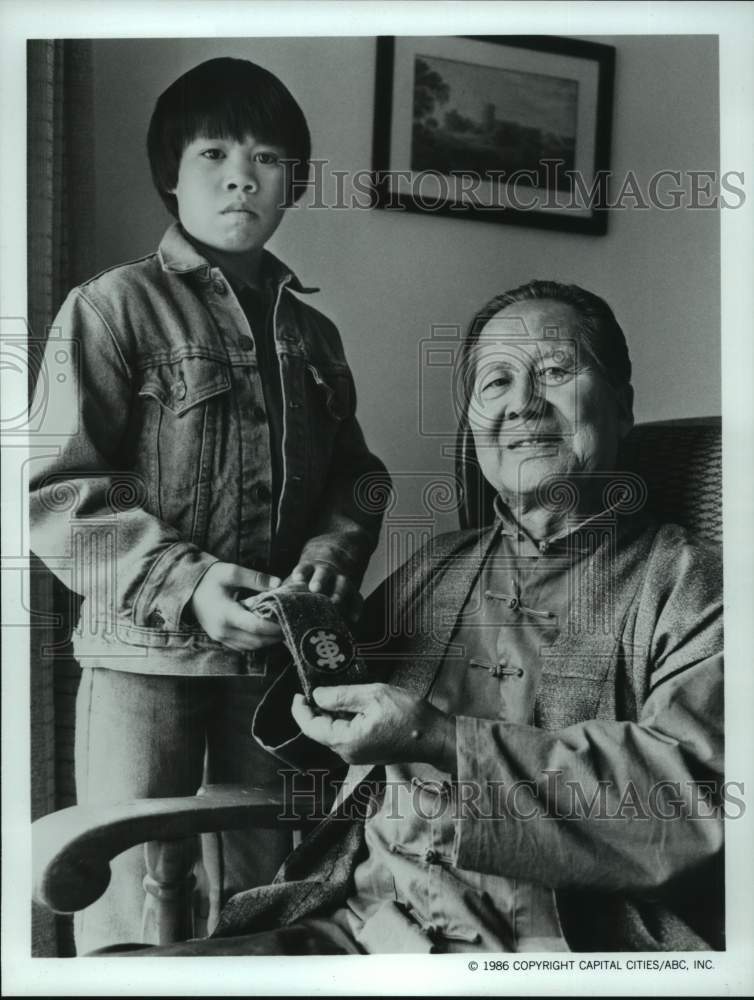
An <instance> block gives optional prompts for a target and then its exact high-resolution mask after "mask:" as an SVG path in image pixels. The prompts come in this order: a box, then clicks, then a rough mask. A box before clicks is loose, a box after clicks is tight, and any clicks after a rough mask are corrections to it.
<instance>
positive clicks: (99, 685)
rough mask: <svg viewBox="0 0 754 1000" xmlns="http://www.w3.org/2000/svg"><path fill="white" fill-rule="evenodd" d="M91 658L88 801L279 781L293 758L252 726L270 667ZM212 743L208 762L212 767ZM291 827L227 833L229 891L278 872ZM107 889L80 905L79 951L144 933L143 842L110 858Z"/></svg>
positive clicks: (84, 703)
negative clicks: (120, 664)
mask: <svg viewBox="0 0 754 1000" xmlns="http://www.w3.org/2000/svg"><path fill="white" fill-rule="evenodd" d="M91 663H92V661H89V665H87V666H85V667H84V668H83V671H82V677H81V685H80V687H79V694H78V699H77V703H76V788H77V798H78V802H79V803H80V804H84V803H94V802H116V801H122V800H125V799H133V798H156V797H162V796H177V795H194V794H195V793H196V791H197V789H198V788H199V786H200V785H201V784H202V781H203V780H204V781H207V782H212V783H239V784H254V785H258V784H273V783H274V782H276V781H281V780H282V779H281V778H280V777H279V775H278V768H284V767H285V765H283V764H281V763H280V761H278V760H276V759H275V758H274V757H272V756H270V755H269V754H267V753H265V752H264V751H263V750H262V749H261V748H260V747H258V746H257V744H256V743H255V742H254V740H253V739H252V737H251V735H250V731H251V718H252V715H253V712H254V709H255V707H256V705H257V702H258V701H259V699H260V698H261V696H262V694H263V692H264V690H265V689H266V688H267V687H268V686H269V684H270V682H271V678H266V677H177V676H166V675H158V674H137V673H132V672H130V671H128V672H126V671H119V670H113V669H110V668H104V667H101V666H96V665H91ZM205 748H206V772H205ZM290 840H291V835H290V832H289V831H285V830H240V831H231V832H229V833H224V834H223V835H222V838H221V843H222V848H221V853H222V857H221V859H220V861H221V868H220V870H221V871H222V872H223V887H222V888H223V892H222V898H223V900H224V899H226V898H227V897H228V896H229V895H232V894H233V893H234V892H237V891H239V890H241V889H246V888H249V887H250V886H254V885H262V884H266V883H268V882H270V881H272V879H273V877H274V875H275V873H276V871H277V870H278V868H279V867H280V865H281V863H282V861H283V859H284V858H285V856H286V855H287V854H288V852H289V851H290V846H291V845H290ZM111 869H112V880H111V882H110V885H109V886H108V889H107V891H106V892H105V894H104V895H103V896H102V897H101V898H100V899H99V900H98V901H97V902H96V903H95V904H94V905H92V906H90V907H89V908H88V909H86V910H84V911H83V912H81V913H79V914H77V915H76V920H75V923H74V927H75V934H76V949H77V952H78V954H79V955H83V954H86V953H87V952H89V951H92V950H93V949H95V948H101V947H105V946H107V945H112V944H117V943H119V942H123V941H139V940H141V923H142V912H143V906H144V898H145V894H144V888H143V885H142V881H143V878H144V875H145V874H146V866H145V862H144V849H143V847H142V846H139V847H136V848H133V849H131V850H128V851H125V852H124V853H123V854H121V855H119V856H118V857H117V858H115V859H114V861H113V862H112V863H111Z"/></svg>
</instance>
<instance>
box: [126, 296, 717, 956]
mask: <svg viewBox="0 0 754 1000" xmlns="http://www.w3.org/2000/svg"><path fill="white" fill-rule="evenodd" d="M460 374H461V382H460V384H461V385H462V386H463V391H464V393H465V404H464V405H465V413H466V419H468V421H469V424H470V426H471V428H472V431H473V436H474V443H475V447H476V453H477V457H478V461H479V465H480V467H481V470H482V472H483V474H484V477H485V478H486V479H487V481H488V482H489V483H490V484H491V485H492V486H493V487H494V489H495V491H496V492H497V498H496V514H497V518H496V522H495V524H494V525H493V527H491V528H489V529H485V530H483V531H468V532H459V533H454V534H452V535H446V536H442V537H440V538H437V539H436V540H435V541H434V542H432V543H431V544H430V545H429V546H428V548H427V549H425V550H424V551H422V552H420V553H418V554H417V556H416V557H415V558H414V559H413V560H412V561H411V563H410V564H408V565H407V566H404V567H403V568H402V569H401V570H399V571H398V572H397V573H396V574H394V576H393V577H392V578H390V579H388V581H386V583H385V584H383V586H382V588H381V589H380V590H379V591H378V592H377V593H376V594H375V595H374V597H373V598H372V599H371V600H370V602H369V606H368V614H367V621H368V622H369V626H368V628H369V632H368V642H367V644H365V645H363V646H362V647H361V651H362V655H363V657H364V658H365V659H366V660H367V661H368V662H371V663H372V664H373V665H374V666H375V669H378V668H380V669H382V671H383V673H382V675H381V677H382V679H381V682H379V683H369V684H364V685H340V686H333V687H319V688H317V689H315V691H314V696H313V697H314V702H315V705H312V704H310V703H308V702H307V701H305V700H304V698H303V697H302V696H301V695H300V694H297V695H295V696H293V706H292V716H293V720H295V726H294V724H293V720H292V722H291V731H290V732H288V733H280V732H279V731H275V730H274V729H273V727H272V725H271V724H270V725H268V722H267V720H275V719H279V718H280V716H279V712H278V711H276V705H277V706H279V705H280V703H281V699H282V700H283V701H287V702H290V699H291V696H292V693H291V691H290V690H289V689H288V688H287V679H286V678H283V679H282V681H281V682H280V683H278V684H277V685H275V687H273V688H272V689H271V690H270V692H269V693H268V702H269V704H268V706H267V708H266V709H265V707H262V708H260V710H259V711H258V713H257V718H256V720H255V730H256V736H257V738H258V740H259V741H260V742H262V743H263V745H265V746H266V747H267V748H268V749H270V750H272V751H273V752H276V753H277V754H278V755H279V756H281V757H282V758H283V759H284V760H286V761H288V762H291V763H294V762H295V763H296V764H297V765H298V766H300V767H302V768H308V769H312V768H316V767H320V766H322V764H323V761H324V758H323V757H322V753H324V754H325V755H326V756H328V755H329V761H330V763H333V762H340V761H345V762H346V763H348V764H349V765H351V767H350V769H349V771H348V773H347V775H346V777H345V781H344V782H343V785H342V787H341V790H340V793H339V796H338V800H337V802H336V805H335V807H334V809H333V811H332V813H331V814H330V815H329V816H328V817H327V818H326V819H325V820H324V821H323V822H322V823H321V824H320V825H319V826H318V827H317V828H316V829H315V830H314V832H313V833H312V834H311V835H310V836H309V837H308V838H307V839H305V840H304V842H303V843H302V844H301V846H300V847H299V848H298V849H297V851H295V852H294V853H293V854H292V855H291V856H290V857H289V859H288V860H287V862H286V863H285V865H284V867H283V869H282V870H281V872H280V873H279V875H278V877H277V879H276V881H275V882H274V883H273V885H272V886H269V887H263V888H260V889H253V890H250V891H249V892H246V893H242V894H240V895H239V896H236V897H234V898H233V899H232V900H231V901H230V902H229V904H228V905H227V906H226V909H225V910H224V912H223V914H222V916H221V919H220V923H219V926H218V928H217V930H216V931H215V933H214V935H213V937H212V938H211V939H208V940H206V941H203V942H188V943H186V944H184V945H180V946H172V947H170V948H163V949H156V950H154V951H153V952H152V954H175V955H177V954H183V955H189V954H258V953H317V952H351V953H359V952H396V951H409V952H430V951H442V952H458V951H496V952H500V951H513V952H515V951H527V950H529V951H531V950H537V951H566V950H668V949H698V948H709V947H713V948H714V947H721V946H722V917H721V912H722V909H721V907H722V904H721V889H720V885H721V880H722V875H721V872H722V865H721V860H722V840H723V836H722V819H721V808H720V806H721V787H722V786H721V782H722V742H723V741H722V689H721V686H722V653H721V650H722V621H721V617H722V608H721V569H720V564H719V559H718V555H717V553H716V552H714V551H712V550H711V549H709V550H708V549H707V548H704V547H701V546H700V545H698V544H694V543H692V542H691V541H690V540H689V539H688V538H687V536H686V534H685V533H684V532H683V531H682V530H681V529H680V528H678V527H677V526H673V525H663V526H659V525H658V524H656V523H655V522H654V521H653V520H652V519H651V517H649V516H648V515H647V514H646V513H645V512H644V511H642V510H636V508H637V507H640V506H641V489H640V487H641V484H637V482H636V481H635V479H632V478H631V477H630V476H627V475H625V474H622V473H620V472H616V471H615V469H616V462H617V456H618V450H619V445H620V443H621V440H622V439H623V438H624V436H625V435H626V434H627V433H628V431H629V430H630V428H631V426H632V421H633V417H632V390H631V386H630V375H631V366H630V361H629V356H628V351H627V348H626V343H625V339H624V336H623V333H622V331H621V329H620V327H619V325H618V323H617V322H616V320H615V317H614V316H613V314H612V312H611V310H610V309H609V307H608V306H607V305H606V303H605V302H603V301H602V300H601V299H599V298H597V297H596V296H594V295H592V294H590V293H588V292H585V291H583V290H582V289H580V288H576V287H575V286H563V285H558V284H555V283H553V282H531V283H530V284H528V285H525V286H523V287H521V288H517V289H515V290H514V291H511V292H508V293H506V294H504V295H501V296H499V297H498V298H496V299H494V300H493V301H492V302H491V303H490V304H488V305H487V306H486V307H485V308H484V309H483V310H482V311H481V312H480V313H479V314H478V315H477V317H476V319H475V320H474V322H473V324H472V327H471V331H470V334H469V336H468V338H467V340H466V342H465V344H464V349H463V357H462V364H461V368H460ZM396 623H397V625H398V626H399V627H398V628H395V624H396ZM266 712H268V713H269V714H266ZM277 724H278V725H279V723H277ZM335 755H337V756H335ZM142 954H143V953H142Z"/></svg>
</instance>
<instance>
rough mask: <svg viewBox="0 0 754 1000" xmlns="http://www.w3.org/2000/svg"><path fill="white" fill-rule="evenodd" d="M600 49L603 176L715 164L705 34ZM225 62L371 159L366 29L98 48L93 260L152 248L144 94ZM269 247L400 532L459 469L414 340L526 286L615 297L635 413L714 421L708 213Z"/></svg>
mask: <svg viewBox="0 0 754 1000" xmlns="http://www.w3.org/2000/svg"><path fill="white" fill-rule="evenodd" d="M595 40H596V41H602V42H605V43H607V44H612V45H615V46H616V48H617V55H616V88H615V93H616V97H615V122H614V134H613V152H612V169H613V171H614V173H615V174H616V175H617V176H618V177H622V176H624V175H625V173H626V172H627V171H628V170H632V171H634V173H635V174H636V175H637V176H638V177H640V178H643V179H644V182H645V183H646V181H647V180H648V179H649V177H650V176H651V175H652V174H653V173H654V172H655V171H658V170H661V169H675V170H689V169H694V170H716V169H717V168H718V111H717V108H718V85H717V49H716V39H714V38H713V37H711V36H653V37H652V36H639V35H634V36H630V35H626V36H619V37H612V38H598V39H595ZM218 55H232V56H239V57H244V58H250V59H252V60H254V61H257V62H259V63H261V64H262V65H264V66H266V67H267V68H269V69H270V70H272V71H273V72H274V73H277V74H278V75H279V76H280V77H281V78H282V79H283V80H284V81H285V83H286V85H287V86H288V87H289V89H290V90H291V91H292V92H293V94H294V96H295V97H296V98H297V100H298V101H299V102H300V103H301V105H302V107H303V109H304V111H305V113H306V115H307V118H308V120H309V124H310V127H311V131H312V135H313V137H314V156H315V157H320V158H325V157H327V158H328V159H329V160H330V167H331V169H333V170H355V169H361V168H365V167H368V166H369V165H370V159H371V130H372V108H373V99H374V58H375V43H374V39H371V38H337V39H333V38H316V39H307V38H278V39H186V40H164V39H159V40H148V41H131V40H129V41H123V40H99V41H97V42H95V85H96V97H95V101H96V103H95V136H96V206H95V208H96V245H95V259H96V262H97V266H98V268H104V267H106V266H109V265H111V264H113V263H117V262H119V261H121V260H124V259H128V258H132V257H136V256H139V255H141V254H143V253H148V252H150V251H151V250H153V249H154V247H155V246H156V244H157V242H158V241H159V238H160V236H161V234H162V231H163V229H164V227H165V224H166V222H167V221H168V219H167V215H166V213H165V211H164V209H163V208H162V204H161V202H160V201H159V199H158V197H157V195H156V194H155V193H154V191H153V189H152V187H151V182H150V178H149V171H148V166H147V163H146V157H145V153H144V136H145V134H146V128H147V123H148V121H149V116H150V114H151V110H152V106H153V102H154V99H155V97H156V95H157V94H158V93H159V92H161V91H162V90H163V89H164V88H165V87H166V86H167V85H168V84H169V83H170V82H171V81H172V80H173V79H175V77H176V76H178V75H179V74H180V73H182V72H184V71H185V70H186V69H188V68H190V67H191V66H193V65H195V64H196V63H198V62H200V61H202V60H204V59H208V58H212V57H214V56H218ZM271 249H272V250H273V251H274V252H275V253H277V254H278V255H279V256H281V257H282V258H283V259H284V260H286V261H287V262H288V263H289V264H290V266H292V267H293V269H294V270H296V271H297V272H298V273H299V275H300V276H301V277H302V280H304V282H306V283H311V284H316V285H319V286H321V287H322V289H323V292H322V294H321V295H319V296H317V297H316V304H317V305H318V306H319V308H321V309H323V311H325V312H327V313H328V314H329V315H330V316H331V317H332V318H333V319H334V320H335V321H336V322H337V323H338V325H339V327H340V329H341V332H342V333H343V336H344V339H345V341H346V346H347V350H348V354H349V358H350V361H351V365H352V367H353V370H354V373H355V376H356V381H357V385H358V387H359V400H360V401H359V412H360V417H361V421H362V424H363V426H364V429H365V432H366V433H367V437H368V440H369V441H370V443H371V444H372V446H373V447H374V449H375V450H376V451H377V452H378V453H379V454H380V455H381V456H382V457H383V459H384V460H385V461H386V463H387V464H388V466H389V467H390V469H391V471H393V472H394V473H406V477H405V478H401V477H399V480H398V481H399V484H402V485H401V491H399V499H400V501H401V502H400V503H399V506H398V507H397V508H396V509H395V511H394V512H393V524H394V526H396V527H397V528H398V529H399V530H398V536H399V537H404V536H405V534H406V532H407V531H408V529H409V526H410V523H412V522H411V516H412V514H415V513H416V511H417V509H418V507H417V501H418V498H419V494H420V491H421V489H422V487H423V485H424V484H425V483H426V482H427V480H426V477H425V478H424V479H422V480H421V481H420V480H419V478H418V474H419V473H420V472H424V473H428V474H429V473H432V472H438V473H440V472H441V473H443V474H446V475H447V474H450V473H451V472H452V461H451V459H450V458H448V457H447V456H445V457H443V456H442V455H441V453H440V448H441V445H442V441H441V440H440V439H439V438H434V437H427V436H423V435H422V434H421V433H420V430H419V428H420V426H422V427H423V428H424V430H425V431H426V430H428V429H429V430H433V429H434V430H439V431H444V430H445V429H447V430H448V431H449V432H450V431H452V422H453V421H452V408H451V407H450V406H449V403H448V399H449V381H448V379H447V378H446V377H445V376H444V373H443V371H442V370H439V369H435V370H433V371H432V372H431V376H432V377H431V379H430V380H428V379H427V378H426V375H427V369H426V367H425V366H420V365H419V363H418V359H419V350H420V345H421V341H422V340H423V339H425V338H427V337H428V336H429V334H430V330H431V327H432V325H433V324H443V325H446V326H447V325H450V326H454V325H457V326H459V327H464V326H465V325H466V323H467V322H468V320H469V317H470V316H471V315H472V314H473V312H474V311H475V310H476V309H477V308H478V307H479V306H480V305H481V304H482V303H483V302H484V301H486V300H487V299H488V298H490V297H491V296H492V295H494V294H495V293H497V292H499V291H502V290H504V289H505V288H510V287H513V286H514V285H516V284H518V283H520V282H522V281H526V280H528V279H529V278H532V277H547V278H554V279H556V280H561V281H574V282H576V283H578V284H583V285H584V286H585V287H587V288H590V289H591V290H593V291H595V292H597V293H598V294H600V295H602V296H604V297H605V298H606V299H607V300H608V301H609V302H610V304H611V305H612V306H613V308H614V310H615V312H616V315H617V316H618V319H619V320H620V322H621V323H622V325H623V327H624V329H625V331H626V335H627V337H628V340H629V344H630V347H631V352H632V357H633V362H634V372H635V378H634V384H635V389H636V416H637V419H639V420H653V419H661V418H664V417H671V416H696V415H703V414H712V413H719V412H720V376H719V363H720V362H719V353H720V348H719V333H720V321H719V315H720V299H719V270H720V263H719V216H718V214H717V212H714V211H709V210H708V211H704V210H698V211H688V210H687V211H661V210H658V209H652V210H638V209H635V210H629V211H615V212H613V213H611V216H610V222H609V232H608V234H607V235H606V236H604V237H590V236H579V235H571V234H568V233H557V232H555V233H553V232H546V231H541V230H536V229H529V228H524V227H512V226H502V225H500V226H498V225H490V224H488V223H480V222H472V221H468V220H460V219H452V218H444V217H439V216H435V217H431V216H430V217H427V216H416V215H413V214H408V213H393V212H389V213H388V212H382V211H359V210H341V211H333V210H329V211H328V210H317V211H315V210H313V209H310V210H308V211H307V210H304V209H295V210H293V211H291V212H289V213H288V216H287V218H286V219H285V220H284V222H283V225H282V226H281V228H280V230H279V231H278V233H277V234H276V236H275V238H274V240H273V242H272V244H271ZM420 373H421V374H422V375H423V384H422V387H421V388H422V391H421V392H419V391H418V389H419V380H420ZM420 400H421V403H420ZM447 440H450V438H448V439H447ZM440 506H442V503H440ZM404 514H405V515H406V517H404ZM438 523H439V524H440V525H441V526H444V527H453V526H454V517H453V515H452V514H451V513H446V514H444V515H442V514H441V515H440V516H439V518H438ZM414 526H415V524H414ZM396 544H398V543H397V542H396ZM403 544H405V538H404V543H403ZM386 551H387V549H386V546H385V545H383V547H382V549H381V551H380V553H379V554H378V557H377V558H376V559H375V561H374V563H373V566H372V568H371V570H370V574H369V577H368V585H371V584H372V583H374V582H375V581H376V580H377V579H379V577H381V576H382V575H383V573H384V570H385V565H386V562H385V560H386ZM395 557H396V556H395V555H393V556H391V559H393V558H395Z"/></svg>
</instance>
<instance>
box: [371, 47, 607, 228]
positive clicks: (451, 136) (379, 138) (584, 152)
mask: <svg viewBox="0 0 754 1000" xmlns="http://www.w3.org/2000/svg"><path fill="white" fill-rule="evenodd" d="M614 72H615V49H614V48H613V47H612V46H609V45H604V44H600V43H596V42H586V41H581V40H578V39H572V38H560V37H554V36H546V35H537V36H531V35H514V36H510V35H465V36H444V37H439V36H422V37H408V36H384V37H380V38H378V39H377V66H376V81H375V111H374V132H373V171H374V174H373V181H374V203H375V205H376V206H377V207H379V208H383V209H387V210H393V211H406V210H408V211H411V212H421V213H424V214H435V215H442V216H453V217H456V218H462V219H474V220H480V221H486V222H502V223H510V224H514V225H524V226H536V227H538V228H544V229H555V230H563V231H567V232H576V233H587V234H591V235H603V234H604V233H606V231H607V212H608V184H609V168H610V142H611V133H612V105H613V82H614Z"/></svg>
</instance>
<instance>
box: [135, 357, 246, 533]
mask: <svg viewBox="0 0 754 1000" xmlns="http://www.w3.org/2000/svg"><path fill="white" fill-rule="evenodd" d="M230 388H231V371H230V369H229V367H228V365H227V364H223V363H222V362H220V361H218V360H216V359H213V358H210V357H206V356H196V355H192V356H186V357H182V358H179V359H178V360H174V361H164V362H160V363H155V364H152V365H146V366H145V367H144V369H143V375H142V384H141V387H140V388H139V390H138V395H139V397H140V398H141V401H142V406H143V413H142V424H141V436H140V441H139V448H138V454H137V458H136V461H137V463H138V464H140V465H142V466H144V467H145V472H146V476H145V478H146V481H147V482H148V483H149V484H150V486H151V489H152V491H153V492H152V504H153V506H154V508H155V512H156V514H157V516H158V517H160V518H161V519H163V520H164V521H166V522H167V523H168V524H171V525H173V526H174V527H175V528H177V529H178V530H179V531H180V533H181V535H182V537H183V538H185V539H187V540H190V541H192V542H194V543H195V544H197V545H200V546H201V545H202V543H203V541H204V538H205V535H206V529H207V518H208V513H209V501H210V491H211V487H212V481H213V476H214V472H213V468H214V467H213V462H214V460H215V455H216V451H217V443H218V437H219V436H221V433H222V432H221V428H222V427H223V426H225V424H226V423H227V420H226V417H225V416H224V407H226V406H227V400H228V399H229V394H230Z"/></svg>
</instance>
